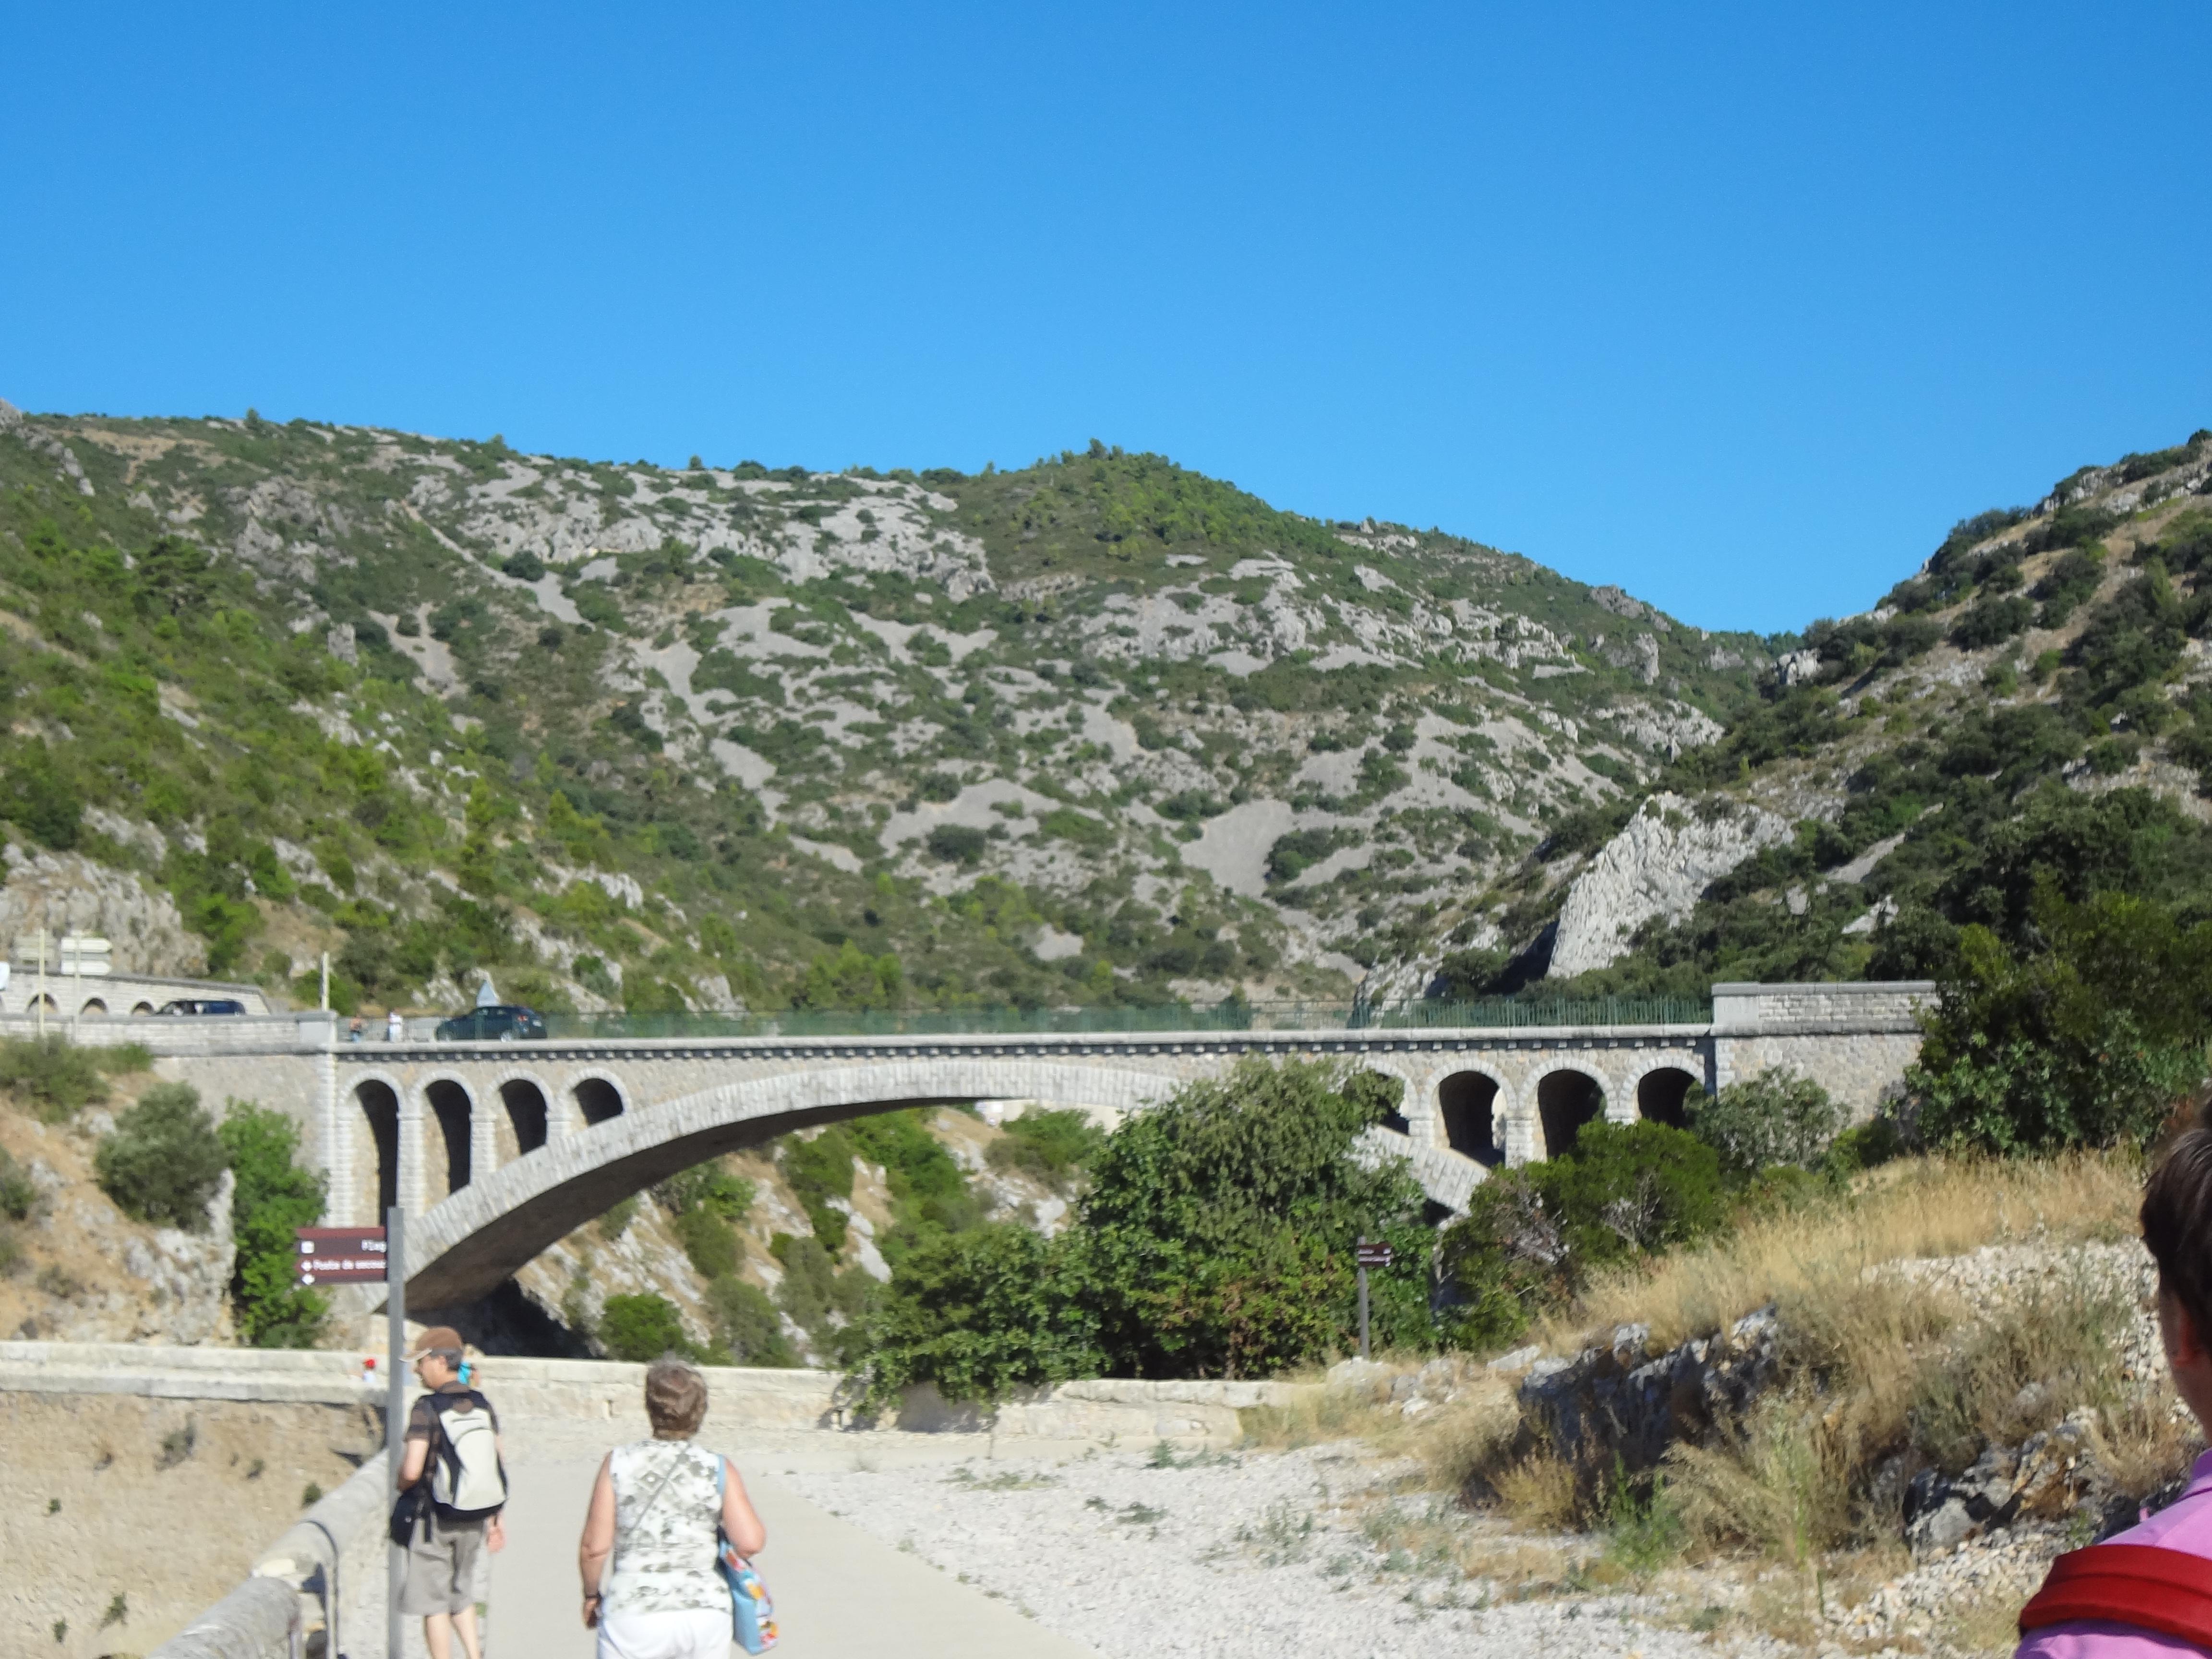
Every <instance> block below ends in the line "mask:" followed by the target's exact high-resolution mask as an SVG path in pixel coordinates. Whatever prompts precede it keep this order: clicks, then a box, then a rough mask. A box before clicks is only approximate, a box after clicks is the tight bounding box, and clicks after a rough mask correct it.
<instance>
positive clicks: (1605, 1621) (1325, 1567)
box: [783, 1447, 1782, 1659]
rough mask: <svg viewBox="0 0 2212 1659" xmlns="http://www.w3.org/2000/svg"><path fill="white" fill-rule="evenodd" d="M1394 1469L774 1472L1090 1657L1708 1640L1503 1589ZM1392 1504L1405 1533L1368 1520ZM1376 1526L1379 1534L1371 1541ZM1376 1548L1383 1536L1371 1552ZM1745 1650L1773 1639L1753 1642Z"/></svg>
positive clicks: (1628, 1651) (1228, 1466)
mask: <svg viewBox="0 0 2212 1659" xmlns="http://www.w3.org/2000/svg"><path fill="white" fill-rule="evenodd" d="M1393 1473H1394V1471H1393V1470H1392V1469H1391V1468H1389V1467H1388V1466H1378V1465H1377V1464H1376V1463H1375V1462H1372V1461H1371V1460H1370V1459H1368V1458H1366V1457H1364V1456H1363V1455H1360V1454H1359V1453H1358V1452H1356V1451H1354V1450H1353V1449H1349V1448H1330V1447H1318V1448H1315V1449H1309V1450H1304V1451H1295V1452H1282V1453H1244V1454H1232V1455H1226V1456H1221V1455H1213V1456H1201V1457H1197V1458H1193V1459H1190V1460H1188V1461H1183V1462H1176V1463H1175V1464H1173V1465H1171V1466H1170V1467H1158V1466H1156V1465H1155V1464H1153V1462H1152V1460H1151V1459H1149V1458H1147V1457H1146V1456H1144V1455H1137V1454H1131V1453H1127V1452H1098V1453H1094V1454H1092V1455H1087V1456H1085V1457H1080V1458H1074V1459H1069V1460H1066V1461H1060V1462H1045V1461H1034V1460H1023V1459H1018V1458H1015V1459H1008V1458H1000V1459H998V1460H996V1461H994V1462H975V1463H974V1464H971V1465H969V1466H967V1467H966V1468H963V1469H957V1470H954V1471H951V1473H950V1474H948V1472H947V1471H946V1470H945V1469H943V1468H937V1469H925V1468H908V1469H900V1470H884V1471H877V1472H867V1471H845V1472H839V1473H816V1474H795V1475H790V1476H786V1477H783V1478H784V1479H785V1480H786V1481H787V1484H788V1485H789V1486H792V1487H793V1489H794V1490H795V1491H798V1492H801V1493H803V1494H804V1495H805V1497H807V1498H811V1499H812V1500H813V1501H814V1502H816V1503H817V1504H821V1505H822V1506H823V1508H825V1509H827V1510H830V1511H831V1512H832V1513H834V1514H837V1515H841V1516H844V1517H845V1518H846V1519H847V1520H848V1521H850V1522H854V1524H855V1525H857V1526H859V1527H860V1528H863V1529H864V1530H866V1531H867V1532H869V1533H872V1534H874V1535H875V1536H877V1537H878V1538H881V1539H884V1540H885V1541H888V1542H890V1543H892V1544H894V1545H896V1546H897V1547H900V1548H902V1549H908V1550H911V1551H913V1552H914V1553H916V1554H918V1555H920V1556H921V1557H922V1558H923V1559H926V1560H927V1561H929V1562H931V1563H933V1565H936V1566H938V1567H939V1568H941V1569H943V1570H944V1571H947V1572H951V1573H954V1574H957V1575H959V1576H960V1577H963V1579H964V1580H966V1581H967V1582H969V1583H975V1584H976V1585H978V1586H979V1587H981V1589H983V1590H984V1591H985V1593H986V1594H987V1595H996V1596H1000V1597H1003V1598H1004V1599H1005V1600H1006V1601H1009V1602H1011V1603H1012V1604H1013V1605H1014V1606H1015V1607H1018V1609H1020V1610H1021V1611H1022V1612H1024V1613H1028V1614H1029V1615H1030V1617H1031V1618H1033V1619H1035V1620H1036V1621H1037V1622H1038V1623H1039V1624H1041V1625H1042V1626H1045V1627H1046V1628H1047V1629H1048V1630H1052V1631H1054V1632H1059V1633H1060V1634H1062V1635H1065V1636H1067V1637H1069V1638H1073V1639H1074V1640H1077V1641H1080V1642H1083V1643H1085V1644H1088V1645H1089V1646H1091V1648H1093V1649H1095V1650H1097V1652H1098V1653H1100V1654H1101V1655H1103V1656H1104V1659H1158V1655H1160V1654H1162V1653H1176V1654H1192V1655H1204V1656H1208V1659H1247V1656H1249V1659H1280V1656H1283V1655H1285V1654H1291V1653H1298V1652H1312V1653H1328V1654H1331V1655H1336V1656H1343V1659H1365V1656H1370V1655H1373V1656H1376V1659H1382V1656H1390V1659H1397V1656H1401V1655H1403V1654H1406V1653H1407V1652H1410V1651H1413V1650H1416V1648H1418V1650H1419V1651H1420V1652H1421V1653H1423V1654H1424V1655H1439V1656H1462V1655H1463V1656H1470V1659H1507V1656H1510V1659H1528V1656H1530V1655H1532V1654H1539V1653H1541V1654H1544V1655H1547V1656H1550V1655H1584V1654H1588V1655H1620V1656H1623V1659H1674V1656H1686V1655H1690V1654H1702V1655H1710V1654H1711V1652H1712V1649H1711V1647H1710V1646H1708V1645H1707V1639H1706V1638H1703V1637H1700V1636H1699V1635H1697V1634H1695V1633H1693V1632H1691V1631H1689V1630H1687V1629H1679V1628H1668V1627H1667V1625H1665V1624H1662V1622H1660V1621H1661V1620H1667V1619H1669V1618H1670V1617H1671V1620H1673V1621H1674V1622H1676V1623H1682V1624H1686V1622H1687V1620H1686V1614H1687V1613H1689V1612H1691V1611H1692V1610H1693V1609H1690V1608H1687V1607H1684V1606H1682V1605H1681V1604H1680V1603H1674V1602H1669V1601H1664V1600H1662V1599H1660V1598H1656V1597H1652V1598H1646V1597H1637V1596H1630V1595H1608V1594H1606V1593H1604V1592H1602V1591H1599V1592H1593V1593H1591V1594H1589V1595H1580V1596H1567V1597H1562V1598H1557V1599H1547V1600H1541V1601H1513V1600H1511V1599H1510V1597H1511V1596H1512V1595H1514V1594H1515V1592H1514V1590H1513V1589H1511V1588H1510V1587H1508V1586H1504V1585H1499V1584H1495V1583H1488V1582H1486V1581H1485V1580H1483V1579H1481V1578H1480V1577H1476V1578H1468V1577H1464V1576H1463V1575H1462V1572H1461V1571H1460V1570H1459V1569H1458V1568H1457V1567H1456V1566H1455V1565H1452V1564H1451V1562H1450V1561H1449V1559H1448V1555H1449V1540H1450V1536H1451V1532H1452V1529H1453V1528H1455V1527H1456V1528H1461V1529H1462V1534H1463V1531H1464V1523H1463V1522H1453V1521H1450V1520H1448V1519H1430V1520H1428V1521H1427V1522H1426V1525H1427V1528H1428V1535H1429V1546H1428V1547H1426V1548H1420V1547H1408V1545H1407V1542H1406V1540H1407V1539H1408V1538H1413V1539H1418V1538H1419V1536H1420V1535H1421V1533H1422V1522H1423V1518H1424V1517H1427V1516H1430V1515H1431V1499H1430V1498H1428V1497H1426V1496H1425V1495H1424V1496H1413V1497H1406V1498H1395V1499H1393V1498H1389V1496H1388V1494H1387V1491H1386V1490H1385V1489H1386V1488H1387V1486H1388V1485H1389V1480H1390V1477H1391V1475H1392V1474H1393ZM1394 1512H1395V1514H1396V1515H1397V1516H1399V1517H1401V1519H1411V1520H1412V1521H1413V1522H1414V1524H1413V1526H1412V1527H1411V1528H1398V1529H1396V1532H1395V1536H1394V1535H1393V1534H1392V1530H1391V1529H1389V1528H1384V1527H1382V1526H1379V1525H1369V1526H1363V1524H1362V1522H1363V1521H1370V1522H1371V1521H1373V1520H1375V1519H1376V1518H1377V1517H1379V1516H1388V1515H1390V1514H1392V1513H1394ZM1378 1540H1379V1541H1378ZM1386 1545H1389V1546H1391V1547H1385V1546H1386ZM1743 1650H1745V1651H1771V1652H1780V1651H1782V1650H1781V1649H1780V1648H1779V1647H1778V1646H1771V1645H1769V1644H1757V1645H1756V1646H1751V1647H1747V1648H1745V1649H1743Z"/></svg>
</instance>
